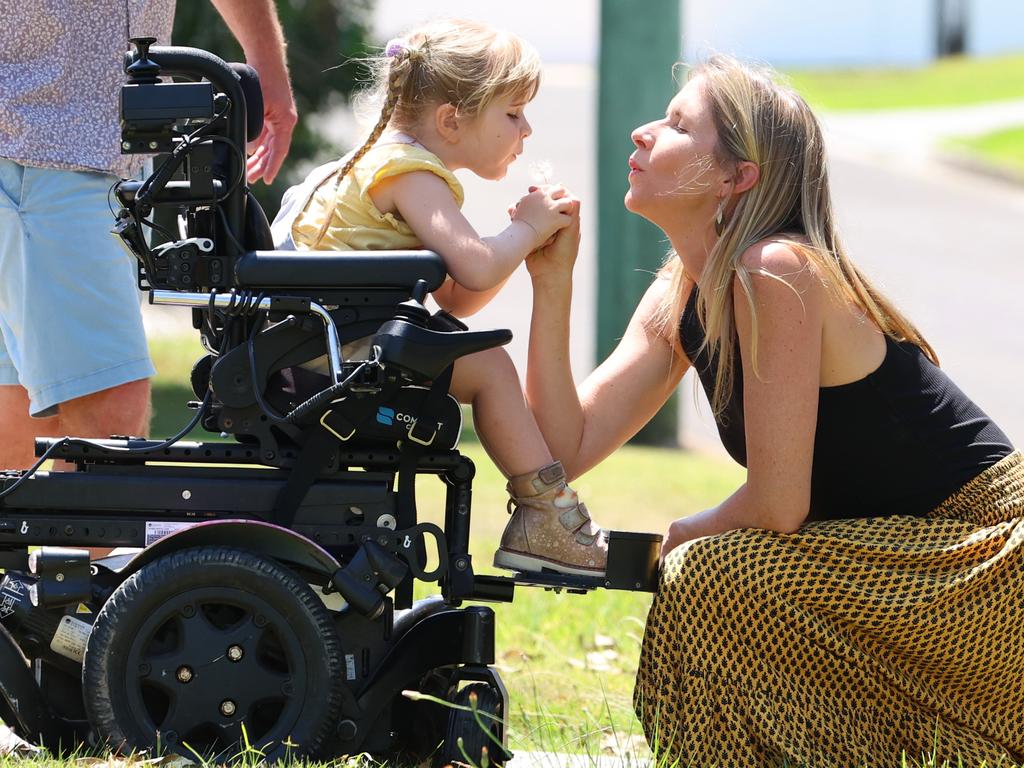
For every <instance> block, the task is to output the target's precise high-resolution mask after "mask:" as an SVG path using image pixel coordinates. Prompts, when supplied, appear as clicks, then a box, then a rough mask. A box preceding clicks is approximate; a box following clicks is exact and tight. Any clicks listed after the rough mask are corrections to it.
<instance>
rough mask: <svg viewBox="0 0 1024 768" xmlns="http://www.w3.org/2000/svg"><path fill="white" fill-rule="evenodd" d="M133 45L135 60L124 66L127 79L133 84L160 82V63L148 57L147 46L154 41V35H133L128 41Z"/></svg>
mask: <svg viewBox="0 0 1024 768" xmlns="http://www.w3.org/2000/svg"><path fill="white" fill-rule="evenodd" d="M129 42H131V43H132V45H134V46H135V61H133V62H132V63H131V64H129V65H128V66H127V67H125V70H124V71H125V72H127V73H128V79H129V81H130V82H131V83H133V84H135V85H146V84H152V83H158V82H160V80H159V76H160V65H159V64H157V63H156V62H155V61H153V60H152V59H150V58H149V46H151V45H152V44H153V43H155V42H156V38H155V37H133V38H131V40H130V41H129Z"/></svg>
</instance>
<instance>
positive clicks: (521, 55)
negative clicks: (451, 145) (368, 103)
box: [312, 19, 541, 249]
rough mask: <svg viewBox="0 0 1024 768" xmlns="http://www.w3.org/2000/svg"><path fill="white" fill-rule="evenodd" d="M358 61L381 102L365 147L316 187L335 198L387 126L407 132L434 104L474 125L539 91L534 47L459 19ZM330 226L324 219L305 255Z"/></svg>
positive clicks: (407, 37) (413, 33)
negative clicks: (494, 109)
mask: <svg viewBox="0 0 1024 768" xmlns="http://www.w3.org/2000/svg"><path fill="white" fill-rule="evenodd" d="M364 61H365V62H366V64H367V65H368V66H369V68H370V71H371V73H372V77H371V82H370V87H369V91H370V92H371V93H370V97H371V98H376V99H381V98H383V106H382V107H381V112H380V117H379V118H378V119H377V123H376V125H374V127H373V130H372V131H370V135H369V136H368V137H367V138H366V141H365V142H363V144H362V145H361V146H360V147H359V148H358V149H356V150H355V152H353V153H352V155H351V156H350V157H349V159H348V160H347V161H346V162H345V164H344V165H343V166H342V167H341V168H340V169H339V170H338V171H336V172H335V173H332V174H331V175H330V176H328V177H327V178H326V179H324V181H322V182H321V183H320V186H322V185H323V184H326V183H328V182H330V183H332V184H333V186H334V195H333V196H334V197H335V198H336V197H337V193H338V185H339V184H340V183H341V181H342V179H344V178H345V176H347V175H348V172H349V171H351V170H352V168H353V167H354V166H355V164H356V163H357V162H359V159H360V158H361V157H362V156H363V155H365V154H366V153H367V152H368V151H369V150H370V148H371V147H373V145H374V144H375V143H376V142H377V139H379V138H380V136H381V134H382V133H383V132H384V130H385V129H386V128H387V127H388V126H389V125H392V126H394V127H395V128H397V129H398V130H409V129H411V128H412V127H413V126H415V125H416V124H417V123H418V122H419V120H420V118H421V117H422V116H423V112H424V109H426V108H427V107H429V106H432V105H438V104H451V105H452V106H454V107H455V108H456V110H457V114H458V115H459V116H460V117H465V118H468V119H473V118H475V117H477V116H478V115H479V114H480V113H481V112H483V111H484V109H486V108H487V106H488V104H490V103H491V102H492V101H493V100H494V99H496V98H499V97H501V96H506V95H509V94H511V95H512V97H513V98H520V97H521V98H522V99H523V100H524V101H530V100H531V99H533V97H534V96H535V95H536V94H537V89H538V88H539V87H540V73H541V63H540V56H539V55H538V54H537V51H536V50H535V49H534V48H533V46H531V45H530V44H529V43H527V42H526V41H524V40H523V39H521V38H520V37H518V36H516V35H514V34H512V33H510V32H504V31H501V30H498V29H494V28H493V27H491V26H488V25H487V24H482V23H480V22H476V21H467V20H464V19H439V20H437V21H432V22H428V23H427V24H425V25H423V26H421V27H419V28H417V29H415V30H413V31H411V32H408V33H407V34H406V35H404V36H403V37H401V38H398V39H396V40H393V41H391V43H390V44H389V46H388V49H387V50H385V51H384V52H383V54H382V55H380V56H376V57H370V58H368V59H365V60H364ZM333 208H334V206H333V205H332V206H331V208H330V209H329V210H333ZM330 223H331V216H330V215H328V216H326V217H325V219H324V223H323V226H322V227H321V229H320V232H319V234H318V235H317V238H316V241H315V242H314V243H313V245H312V248H314V249H315V248H316V247H317V246H318V245H319V244H320V242H321V241H322V240H323V238H324V235H326V234H327V230H328V228H329V227H330Z"/></svg>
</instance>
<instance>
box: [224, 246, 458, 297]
mask: <svg viewBox="0 0 1024 768" xmlns="http://www.w3.org/2000/svg"><path fill="white" fill-rule="evenodd" d="M446 276H447V272H446V271H445V268H444V262H442V261H441V257H440V256H438V255H437V254H436V253H434V252H433V251H249V252H248V253H245V254H243V255H242V256H241V257H240V258H239V259H238V261H237V262H236V263H235V278H236V281H237V284H238V285H239V286H240V287H243V288H404V289H407V290H408V291H410V292H411V291H412V289H413V286H415V285H416V281H417V280H423V281H425V282H426V284H427V290H428V291H434V290H436V289H438V288H440V287H441V283H443V282H444V279H445V277H446Z"/></svg>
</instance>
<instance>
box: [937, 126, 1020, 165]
mask: <svg viewBox="0 0 1024 768" xmlns="http://www.w3.org/2000/svg"><path fill="white" fill-rule="evenodd" d="M948 147H949V149H950V150H952V151H955V152H961V153H962V152H967V153H969V154H971V155H974V156H975V157H978V158H981V159H982V160H985V161H987V162H989V163H992V164H993V165H1000V166H1003V167H1004V168H1005V169H1006V170H1008V171H1010V172H1011V173H1012V172H1016V173H1017V174H1019V175H1021V176H1022V178H1024V127H1020V128H1010V129H1008V130H1004V131H996V132H995V133H988V134H985V135H983V136H970V137H964V138H958V139H951V140H950V141H949V142H948Z"/></svg>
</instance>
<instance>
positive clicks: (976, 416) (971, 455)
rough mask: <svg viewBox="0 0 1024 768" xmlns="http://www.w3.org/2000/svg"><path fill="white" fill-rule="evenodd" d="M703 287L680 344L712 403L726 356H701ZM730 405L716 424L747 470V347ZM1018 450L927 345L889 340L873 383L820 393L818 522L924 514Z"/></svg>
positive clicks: (813, 515) (870, 378)
mask: <svg viewBox="0 0 1024 768" xmlns="http://www.w3.org/2000/svg"><path fill="white" fill-rule="evenodd" d="M696 300H697V286H696V285H695V286H694V288H693V291H692V292H691V294H690V298H689V300H688V301H687V303H686V308H685V309H684V310H683V315H682V318H681V320H680V341H681V343H682V347H683V351H684V352H685V353H686V356H687V357H688V358H689V359H690V361H691V362H692V364H693V367H694V368H695V369H696V371H697V374H698V376H699V377H700V381H701V384H702V385H703V387H704V391H705V392H706V393H707V396H708V399H709V400H711V398H712V393H713V392H714V387H715V370H716V368H717V364H718V358H717V354H716V355H714V356H709V355H708V350H707V349H704V350H701V344H702V343H703V341H704V327H703V325H702V323H701V321H700V318H699V317H698V313H697V309H696ZM734 349H735V351H736V352H735V359H736V363H735V365H734V367H733V371H734V374H733V381H734V383H733V387H732V391H731V392H730V393H729V400H728V404H727V405H726V408H725V410H724V411H723V413H722V414H721V416H719V417H716V423H717V425H718V432H719V434H720V435H721V438H722V443H723V444H724V445H725V448H726V450H727V451H728V452H729V455H730V456H732V457H733V458H734V459H735V460H736V461H737V462H739V463H740V464H741V465H743V466H746V465H747V447H746V433H745V429H744V423H743V368H742V361H741V360H740V356H739V350H738V347H734ZM1012 452H1013V446H1012V445H1011V444H1010V440H1009V438H1007V436H1006V435H1005V434H1004V433H1003V431H1002V430H1001V429H999V427H997V426H996V425H995V423H994V422H993V421H992V420H991V419H990V418H989V417H988V416H986V415H985V414H984V412H982V410H981V409H980V408H978V406H977V405H975V404H974V403H973V402H972V401H971V400H970V399H969V398H968V397H967V396H966V395H965V394H964V393H963V392H962V391H961V390H960V389H959V387H957V386H956V385H955V384H954V383H953V382H952V381H951V380H950V379H949V377H948V376H946V374H945V373H944V372H943V371H942V370H941V369H940V368H938V367H937V366H935V365H934V364H933V363H932V362H931V361H930V360H928V358H927V357H925V355H924V353H923V352H922V351H921V349H920V348H919V347H917V346H916V345H914V344H912V343H910V342H898V341H894V340H893V339H891V338H889V337H886V351H885V359H884V360H883V361H882V364H881V365H880V366H879V367H878V368H877V369H876V370H875V371H873V372H872V373H869V374H868V375H867V376H865V377H864V378H863V379H860V380H858V381H855V382H852V383H850V384H842V385H840V386H835V387H821V388H820V389H819V392H818V424H817V428H816V430H815V433H814V464H813V467H812V470H811V508H810V514H809V515H808V518H807V519H808V520H827V519H836V518H850V517H878V516H881V515H893V514H902V515H918V516H923V515H925V514H927V513H928V512H929V511H931V510H932V509H934V508H935V507H937V506H938V505H939V503H940V502H942V501H943V500H944V499H946V498H947V497H949V496H950V495H952V494H953V493H954V492H955V491H956V490H958V489H959V488H960V487H961V486H962V485H963V484H964V483H966V482H967V481H968V480H971V479H972V478H974V477H975V476H977V475H978V474H979V473H980V472H981V471H982V470H983V469H985V468H986V467H989V466H991V465H993V464H995V463H996V462H998V461H999V460H1000V459H1002V458H1003V457H1005V456H1007V455H1009V454H1010V453H1012Z"/></svg>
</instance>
